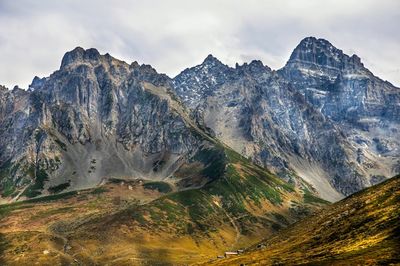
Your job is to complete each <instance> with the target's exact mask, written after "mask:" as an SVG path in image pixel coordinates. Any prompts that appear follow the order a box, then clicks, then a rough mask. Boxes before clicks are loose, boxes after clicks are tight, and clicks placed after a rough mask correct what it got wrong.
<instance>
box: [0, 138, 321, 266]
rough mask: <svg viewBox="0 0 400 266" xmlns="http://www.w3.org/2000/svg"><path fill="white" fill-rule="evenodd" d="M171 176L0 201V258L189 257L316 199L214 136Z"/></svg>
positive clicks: (292, 215)
mask: <svg viewBox="0 0 400 266" xmlns="http://www.w3.org/2000/svg"><path fill="white" fill-rule="evenodd" d="M172 178H175V179H177V180H179V182H175V183H174V182H170V181H171V180H165V181H164V182H160V181H157V182H154V181H148V180H134V181H127V180H125V181H124V180H121V179H109V180H108V181H107V182H104V183H103V184H102V185H100V186H98V187H97V188H94V189H87V190H81V191H72V192H67V193H63V194H55V195H53V196H47V197H42V198H36V199H31V200H28V201H22V202H16V203H12V204H8V205H2V206H0V215H1V216H0V219H1V220H0V235H1V242H0V246H1V256H0V262H1V264H2V265H25V264H29V263H30V262H31V261H32V260H33V259H35V261H38V262H39V263H40V264H41V265H58V264H85V265H88V264H89V265H90V264H95V265H104V264H112V265H126V264H134V265H157V264H160V265H165V264H167V265H168V264H174V265H176V264H178V265H179V264H184V263H196V262H199V261H205V260H209V259H210V258H213V257H215V256H217V255H218V254H219V253H221V252H223V251H225V249H226V247H229V248H242V247H245V246H248V245H251V244H254V243H256V242H257V241H260V240H261V238H260V236H264V235H271V234H273V233H276V232H277V231H278V230H280V229H282V228H284V227H286V226H288V225H289V224H291V223H293V222H295V221H297V220H299V219H301V218H302V217H304V216H306V215H309V214H310V213H312V212H313V211H315V210H316V209H318V208H321V206H323V205H325V204H326V202H325V201H324V200H321V199H319V198H316V197H315V196H313V195H312V194H311V193H310V191H309V190H308V189H307V188H306V187H304V188H303V190H299V189H297V188H295V187H294V186H293V185H290V184H288V183H286V182H284V181H282V180H281V179H279V178H277V177H276V176H274V175H273V174H271V173H269V172H268V171H266V170H264V169H262V168H260V167H258V166H255V165H253V164H251V163H250V162H249V161H248V160H247V159H245V158H243V157H241V156H240V155H239V154H237V153H235V152H234V151H232V150H230V149H229V148H224V147H223V146H221V145H219V144H215V146H211V147H204V148H203V149H202V150H201V151H200V152H199V153H197V154H196V155H195V156H194V157H193V159H192V160H190V161H188V162H187V163H185V164H184V165H183V166H182V167H181V168H180V169H179V170H178V171H177V172H176V173H175V174H174V177H172ZM204 180H208V181H207V182H206V183H205V184H204V183H202V182H204ZM196 187H197V188H196Z"/></svg>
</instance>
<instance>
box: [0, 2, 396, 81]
mask: <svg viewBox="0 0 400 266" xmlns="http://www.w3.org/2000/svg"><path fill="white" fill-rule="evenodd" d="M399 25H400V1H398V0H363V1H359V0H327V1H322V0H291V1H290V0H287V1H282V0H280V1H255V0H253V1H252V0H246V1H229V0H227V1H222V0H220V1H218V0H198V1H189V0H186V1H184V0H182V1H178V0H175V1H166V0H164V1H163V0H158V1H157V0H147V1H145V0H144V1H134V0H131V1H128V0H120V1H118V0H117V1H115V0H114V1H106V0H93V1H85V0H63V1H56V0H40V1H39V0H18V1H16V0H0V84H4V85H6V86H7V87H9V88H12V87H13V86H14V85H16V84H18V85H19V86H21V87H22V88H27V87H28V85H29V84H30V82H31V81H32V78H33V77H34V76H35V75H37V76H40V77H43V76H48V75H49V74H51V73H52V72H53V71H55V70H56V69H58V68H59V66H60V62H61V58H62V56H63V55H64V53H65V52H66V51H69V50H72V49H73V48H74V47H76V46H82V47H84V48H90V47H95V48H97V49H98V50H99V51H100V52H101V53H107V52H108V53H110V54H111V55H113V56H114V57H117V58H119V59H123V60H125V61H127V62H132V61H135V60H136V61H138V62H139V63H146V64H151V65H152V66H153V67H154V68H156V69H157V71H159V72H163V73H167V74H168V75H169V76H171V77H173V76H175V75H176V74H178V73H179V72H180V71H182V70H183V69H184V68H186V67H190V66H193V65H196V64H199V63H201V62H202V61H203V59H204V58H205V57H206V56H207V55H208V54H210V53H211V54H213V55H214V56H216V57H217V58H219V59H220V60H221V61H222V62H224V63H226V64H229V65H234V64H235V63H236V62H238V63H243V62H247V61H250V60H252V59H260V60H262V61H263V63H264V64H266V65H268V66H270V67H271V68H273V69H278V68H281V67H282V66H283V65H284V64H285V62H286V61H287V60H288V58H289V56H290V53H291V51H292V50H293V49H294V48H295V47H296V45H297V44H298V43H299V42H300V40H301V39H303V38H304V37H307V36H315V37H319V38H325V39H327V40H329V41H330V42H331V43H333V44H334V45H335V46H336V47H338V48H340V49H342V50H344V52H345V53H347V54H350V55H351V54H353V53H356V54H357V55H358V56H360V57H361V59H362V61H363V62H364V65H365V66H366V67H367V68H369V69H370V70H371V71H372V72H373V73H374V74H376V75H377V76H379V77H381V78H382V79H385V80H389V81H390V82H392V83H393V84H394V85H397V86H400V31H399V28H398V27H399Z"/></svg>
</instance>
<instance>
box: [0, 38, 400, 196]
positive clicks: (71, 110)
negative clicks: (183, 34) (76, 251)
mask: <svg viewBox="0 0 400 266" xmlns="http://www.w3.org/2000/svg"><path fill="white" fill-rule="evenodd" d="M0 110H1V112H0V125H1V127H0V128H1V129H0V177H1V180H0V184H1V195H2V198H3V199H8V200H10V199H12V200H18V199H23V198H31V197H36V196H40V195H47V194H51V193H52V192H54V191H57V192H60V191H64V190H65V191H68V190H76V189H84V188H90V187H93V186H95V185H98V184H100V183H101V182H103V181H104V180H106V179H107V178H110V177H115V178H144V179H150V180H168V182H171V183H173V184H175V183H176V184H177V183H179V182H180V181H181V180H177V179H176V178H175V176H174V173H175V172H176V171H177V170H178V169H179V168H180V167H181V166H182V165H183V164H185V163H187V162H188V161H190V160H191V158H193V157H194V156H195V155H196V153H198V152H199V151H200V150H201V149H202V147H204V146H207V145H208V144H207V142H209V139H210V138H211V139H215V140H217V141H218V142H221V143H223V144H224V145H227V146H229V147H231V148H232V149H233V150H235V151H236V152H238V153H240V154H242V155H243V156H245V157H246V158H248V159H250V160H251V161H252V162H253V163H255V164H257V165H259V166H262V167H266V168H268V169H269V170H270V171H272V172H273V173H275V174H277V175H278V176H279V177H280V178H282V179H283V180H285V181H287V182H289V183H291V184H295V185H296V186H298V187H304V186H308V187H310V188H311V190H312V191H314V192H315V194H316V195H319V196H320V197H322V198H324V199H327V200H329V201H336V200H338V199H341V198H343V197H344V196H347V195H350V194H352V193H354V192H357V191H359V190H361V189H363V188H365V187H368V186H370V185H373V184H376V183H379V182H381V181H383V180H385V179H386V178H388V177H391V176H393V175H395V174H396V173H398V172H399V171H400V161H399V157H400V150H399V147H400V143H399V141H398V140H399V139H400V138H399V136H400V133H399V130H398V129H399V128H400V127H399V123H400V121H399V117H400V116H399V114H400V90H399V88H397V87H395V86H393V85H392V84H390V83H389V82H387V81H383V80H381V79H379V78H378V77H376V76H374V75H373V74H372V73H371V72H370V71H369V70H368V69H367V68H365V67H364V65H363V64H362V63H361V60H360V58H359V57H358V56H356V55H353V56H351V57H350V56H348V55H346V54H344V53H343V51H341V50H339V49H337V48H335V47H334V46H333V45H332V44H331V43H329V42H328V41H326V40H324V39H316V38H314V37H308V38H305V39H304V40H302V41H301V42H300V44H299V45H298V46H297V47H296V48H295V49H294V51H293V53H292V55H291V56H290V59H289V60H288V62H287V64H286V65H285V66H284V67H283V68H282V69H279V70H277V71H275V70H271V69H270V68H269V67H267V66H265V65H264V64H263V63H262V62H261V61H257V60H254V61H252V62H250V63H245V64H243V65H238V64H237V65H236V66H235V67H234V68H233V67H229V66H227V65H225V64H223V63H221V62H220V61H219V60H218V59H216V58H215V57H213V56H212V55H209V56H207V58H206V59H205V60H204V62H203V63H202V64H200V65H197V66H195V67H192V68H188V69H185V70H184V71H182V72H181V73H180V74H179V75H178V76H176V77H175V78H169V77H168V76H166V75H164V74H159V73H157V72H156V70H155V69H153V68H152V67H151V66H149V65H144V64H143V65H139V64H138V63H137V62H133V63H132V64H130V65H129V64H127V63H125V62H123V61H120V60H117V59H115V58H113V57H112V56H110V55H109V54H105V55H100V53H99V52H98V51H97V50H96V49H93V48H92V49H87V50H84V49H83V48H80V47H78V48H76V49H74V50H72V51H70V52H67V53H66V54H65V56H64V57H63V59H62V62H61V67H60V69H59V70H57V71H55V72H54V73H52V74H51V75H50V76H49V77H45V78H38V77H35V78H34V79H33V82H32V84H31V85H30V86H29V89H28V90H22V89H20V88H18V87H15V88H14V89H13V90H8V89H6V88H4V87H2V88H1V89H0ZM198 181H199V180H198ZM205 182H206V180H201V181H199V183H198V184H197V185H201V184H204V183H205ZM186 183H187V182H186Z"/></svg>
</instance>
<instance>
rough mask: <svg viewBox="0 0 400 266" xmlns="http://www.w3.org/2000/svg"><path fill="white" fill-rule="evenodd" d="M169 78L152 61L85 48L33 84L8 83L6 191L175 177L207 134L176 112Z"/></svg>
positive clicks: (3, 143) (3, 123) (3, 145)
mask: <svg viewBox="0 0 400 266" xmlns="http://www.w3.org/2000/svg"><path fill="white" fill-rule="evenodd" d="M170 82H171V81H170V79H169V78H168V77H166V76H165V75H160V74H158V73H157V72H156V71H155V70H154V69H153V68H151V67H150V66H147V65H140V66H139V65H138V64H137V63H133V64H132V65H128V64H127V63H125V62H122V61H119V60H117V59H114V58H112V57H111V56H110V55H108V54H106V55H100V54H99V52H98V51H97V50H95V49H88V50H84V49H83V48H79V47H78V48H76V49H74V50H73V51H71V52H68V53H66V54H65V56H64V58H63V60H62V63H61V68H60V70H58V71H56V72H54V73H53V74H51V75H50V76H49V77H47V78H44V79H38V78H35V79H34V81H33V84H32V85H31V88H34V89H31V90H29V91H24V90H20V89H15V90H13V91H7V90H5V89H2V90H1V92H0V110H1V117H0V128H1V131H0V165H1V166H2V175H3V176H4V178H2V180H1V183H2V187H3V195H4V190H7V189H8V190H7V191H6V193H5V194H6V196H10V195H13V196H16V195H17V191H19V190H23V189H24V188H25V190H26V191H25V192H24V193H23V194H22V195H27V196H36V195H37V194H40V193H41V192H42V190H44V191H45V189H46V188H49V187H52V186H57V185H59V184H64V183H68V184H69V186H70V189H80V188H86V187H93V186H95V185H97V184H98V183H100V182H101V181H102V179H103V178H108V177H127V178H146V179H164V178H166V177H168V176H169V175H171V173H173V172H174V171H175V170H176V169H177V168H178V167H179V166H180V165H181V164H182V163H183V162H184V161H185V160H187V159H188V158H190V157H191V156H192V155H193V153H195V152H196V150H197V149H198V146H199V144H200V143H201V142H202V141H203V140H202V139H201V137H199V134H196V133H195V132H194V131H193V129H192V128H191V127H192V126H190V125H189V124H188V123H187V121H185V119H184V118H183V115H182V114H179V112H178V111H177V109H179V103H177V102H175V101H174V99H173V97H171V95H172V94H171V92H170V88H169V83H170ZM3 176H2V177H3ZM12 187H14V188H16V189H15V190H16V191H14V189H12Z"/></svg>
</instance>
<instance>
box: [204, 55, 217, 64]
mask: <svg viewBox="0 0 400 266" xmlns="http://www.w3.org/2000/svg"><path fill="white" fill-rule="evenodd" d="M202 64H207V65H216V64H222V62H221V61H219V60H218V58H216V57H215V56H213V55H212V54H209V55H207V57H206V58H205V59H204V61H203V63H202Z"/></svg>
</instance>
